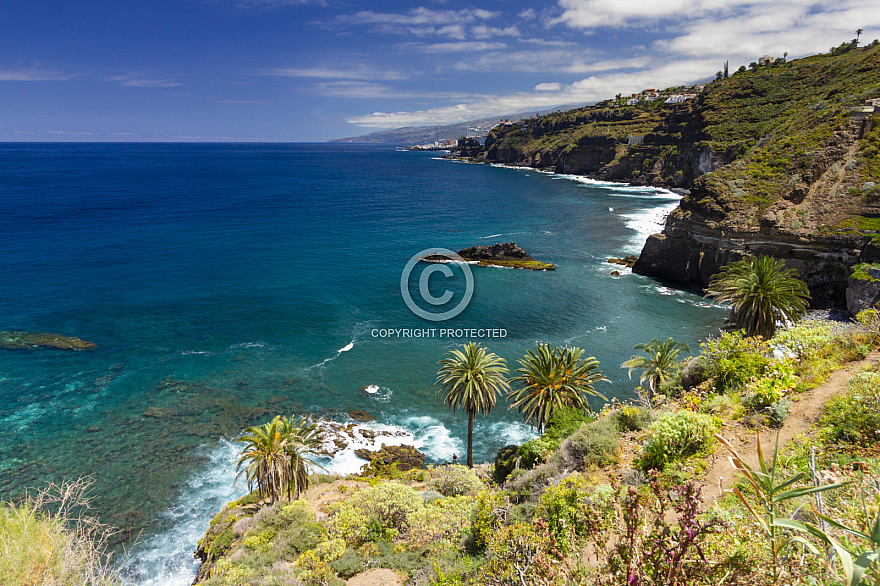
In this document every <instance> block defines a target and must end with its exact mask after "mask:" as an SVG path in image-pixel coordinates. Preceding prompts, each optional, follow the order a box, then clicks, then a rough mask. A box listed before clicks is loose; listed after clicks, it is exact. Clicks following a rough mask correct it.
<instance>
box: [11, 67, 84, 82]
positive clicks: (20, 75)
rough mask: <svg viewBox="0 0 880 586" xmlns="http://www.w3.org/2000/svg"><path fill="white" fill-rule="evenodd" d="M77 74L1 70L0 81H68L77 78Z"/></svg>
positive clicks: (32, 70)
mask: <svg viewBox="0 0 880 586" xmlns="http://www.w3.org/2000/svg"><path fill="white" fill-rule="evenodd" d="M76 76H77V74H75V73H63V72H61V71H50V70H46V69H40V68H38V67H31V68H30V69H18V70H8V69H7V70H0V81H67V80H69V79H73V78H74V77H76Z"/></svg>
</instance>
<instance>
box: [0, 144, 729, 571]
mask: <svg viewBox="0 0 880 586" xmlns="http://www.w3.org/2000/svg"><path fill="white" fill-rule="evenodd" d="M677 200H678V196H676V195H675V194H672V193H669V192H666V191H662V190H657V189H651V188H642V187H631V186H626V185H622V184H607V183H598V182H595V181H590V180H587V179H584V178H580V177H574V176H560V175H553V174H547V173H539V172H536V171H534V170H528V169H509V168H499V167H493V166H489V165H475V164H464V163H457V162H452V161H449V160H442V159H441V158H440V157H438V155H437V154H436V153H430V152H408V151H399V150H397V149H395V148H394V147H393V146H387V145H335V144H333V145H331V144H283V145H280V144H271V145H257V144H247V145H226V144H223V145H210V144H0V235H2V236H0V242H2V244H3V249H2V254H0V330H21V331H29V332H53V333H59V334H65V335H71V336H78V337H80V338H83V339H85V340H88V341H92V342H95V343H96V344H98V346H99V347H98V349H97V350H92V351H84V352H65V351H60V350H49V349H43V350H28V351H25V350H0V499H7V498H13V497H16V496H20V495H21V494H22V492H23V491H24V489H25V488H27V487H41V486H45V485H46V484H47V483H49V482H60V481H62V480H65V479H72V478H76V477H78V476H81V475H90V476H91V477H92V479H93V481H94V484H93V495H94V496H95V500H94V506H95V508H96V511H97V512H98V513H99V514H100V516H101V518H102V519H103V520H104V521H106V522H108V523H110V524H112V525H114V526H116V527H118V528H119V529H120V530H121V534H120V538H123V539H127V540H129V541H128V542H129V543H132V542H133V540H135V539H137V541H138V544H137V545H136V546H135V547H134V549H133V550H132V552H131V557H130V559H129V560H128V562H127V572H128V577H129V580H131V581H132V582H135V583H142V584H150V585H160V584H161V585H168V584H175V585H176V584H181V585H183V584H189V583H190V582H191V580H192V576H193V575H194V573H195V569H196V566H195V565H194V564H193V562H192V552H193V551H194V549H195V547H196V542H197V541H198V539H199V537H200V536H201V535H202V533H203V532H204V530H205V528H206V527H207V523H208V521H209V520H210V518H211V517H212V516H213V515H214V514H215V513H216V512H217V511H218V510H219V509H220V507H221V506H222V505H223V504H224V503H225V502H227V501H228V500H230V499H232V498H234V497H236V496H238V495H240V494H243V493H244V491H245V486H244V485H243V483H239V484H238V485H237V486H233V480H234V478H235V469H234V467H231V466H230V463H231V462H233V461H234V459H235V458H234V456H235V453H236V447H235V445H234V442H231V441H230V440H231V439H232V438H234V437H235V436H236V435H237V433H238V432H239V430H240V429H242V428H243V427H245V426H247V425H251V424H257V423H261V422H264V421H267V420H268V419H270V418H271V417H272V415H274V414H291V413H310V414H313V415H315V416H316V417H327V418H330V419H333V420H336V421H340V422H346V421H348V415H347V412H348V411H349V410H351V409H361V410H363V411H367V412H369V413H371V414H374V415H375V416H377V417H378V418H379V423H378V424H373V425H374V426H375V427H376V428H377V429H386V430H398V431H403V432H406V433H407V436H405V438H403V440H406V441H408V442H410V443H413V444H415V445H416V446H417V447H419V448H420V449H421V450H423V451H425V452H426V453H427V454H428V457H429V459H430V460H432V461H445V460H448V459H450V458H451V457H452V455H453V454H457V455H462V454H463V453H464V449H465V447H464V438H465V436H466V431H467V429H466V427H467V422H466V418H465V417H463V416H462V414H461V413H460V412H459V413H452V412H451V411H449V410H448V409H447V408H446V407H445V405H444V403H443V402H442V401H441V399H440V397H439V396H438V394H437V389H436V387H435V386H434V380H435V377H436V373H437V368H438V366H437V362H438V361H439V360H440V359H442V358H443V354H444V353H445V352H448V351H449V350H451V349H453V348H456V347H458V346H459V345H460V344H462V343H464V342H467V341H468V340H470V339H475V340H476V341H479V342H481V343H483V344H484V345H485V346H487V347H488V348H489V349H490V351H492V352H495V353H497V354H499V355H500V356H502V357H504V358H505V359H507V361H508V364H509V366H511V367H513V368H515V367H516V366H517V365H516V361H517V359H518V358H520V357H522V356H523V354H524V352H525V350H526V349H527V348H530V347H532V346H533V345H534V344H535V343H536V342H537V341H547V342H552V343H553V344H557V345H572V346H579V347H581V348H584V349H585V350H586V353H587V355H594V356H596V357H597V358H598V359H599V361H600V363H601V369H602V370H603V372H604V373H605V375H606V376H607V377H608V378H609V379H611V383H610V384H604V385H601V386H599V387H598V389H597V390H600V391H602V392H603V393H605V394H606V395H607V396H609V397H612V396H614V397H619V398H621V399H624V398H629V397H632V396H633V388H634V387H635V384H636V382H637V381H630V380H629V379H628V377H627V374H626V371H625V370H621V369H620V363H621V362H623V361H624V360H626V359H627V358H629V357H630V356H631V355H632V350H633V346H634V345H635V344H637V343H639V342H646V341H649V340H650V339H651V338H661V339H665V338H666V337H668V336H672V337H674V338H675V339H676V340H678V341H681V342H687V343H688V344H690V345H691V349H692V351H693V352H696V351H697V350H698V343H699V340H700V339H703V338H705V337H706V336H707V335H709V334H713V333H716V332H717V329H718V327H719V326H720V325H721V323H722V321H723V317H724V315H725V312H724V311H723V310H722V309H720V308H718V307H714V306H711V305H710V304H708V303H706V302H705V301H704V300H703V299H701V298H700V297H699V296H697V295H693V294H690V293H686V292H681V291H677V290H672V289H668V288H666V287H664V286H663V285H661V284H659V283H657V282H655V281H652V280H649V279H646V278H643V277H640V276H637V275H632V274H631V273H630V271H629V270H628V269H625V268H621V267H618V266H615V265H611V264H608V263H607V262H606V261H607V259H608V258H609V257H611V256H623V255H625V254H633V253H634V254H638V252H639V251H640V249H641V246H642V244H643V242H644V239H645V237H646V236H647V234H649V233H651V232H653V231H657V230H659V224H658V220H661V219H662V215H663V213H665V212H668V211H669V210H670V209H672V208H673V207H674V206H675V205H676V203H677ZM495 242H516V243H517V244H519V245H520V246H522V247H524V248H525V249H526V250H527V251H528V252H529V253H530V254H532V256H534V257H536V258H538V259H540V260H545V261H548V262H552V263H555V264H556V265H557V267H558V269H557V270H556V271H553V272H534V271H525V270H514V269H500V268H487V267H476V266H472V267H470V269H471V271H472V275H473V297H472V299H471V301H470V303H469V304H468V305H467V307H466V308H465V309H464V310H463V311H462V312H461V313H460V314H459V315H457V316H456V317H454V318H452V319H449V320H446V321H440V322H434V321H427V320H424V319H422V318H420V317H418V316H416V315H414V314H413V312H411V311H410V310H409V308H408V307H407V304H406V303H405V301H404V298H403V295H402V293H401V273H402V271H403V270H404V267H405V266H406V265H407V262H408V261H409V260H410V259H411V258H412V257H413V256H414V255H416V254H417V253H419V252H420V251H423V250H425V249H427V248H432V247H441V248H447V249H451V250H454V251H457V250H459V249H461V248H465V247H469V246H474V245H478V244H492V243H495ZM430 266H433V267H438V266H441V265H427V264H425V263H416V266H415V268H414V270H413V274H412V275H410V277H411V278H410V279H409V280H408V281H407V283H408V290H409V291H411V294H412V296H414V297H415V298H416V301H417V302H418V301H419V299H418V292H419V274H420V271H422V270H424V269H425V268H426V267H430ZM442 266H444V267H448V268H449V269H450V270H451V271H452V272H453V277H452V278H446V277H444V276H443V275H441V274H439V273H437V274H434V275H432V276H431V277H430V278H429V279H428V284H429V289H430V291H431V294H432V295H433V296H435V297H437V296H440V295H441V294H443V293H444V291H445V290H451V291H452V292H453V293H454V298H453V301H452V302H451V303H452V304H453V305H454V304H456V303H457V302H458V301H459V300H460V299H461V295H462V293H463V291H464V287H465V279H464V277H463V273H462V270H463V269H462V267H461V266H460V265H442ZM615 269H617V270H619V271H620V273H621V275H620V276H611V275H610V273H611V271H612V270H615ZM434 270H436V269H434ZM421 306H422V307H424V308H427V309H428V310H431V311H436V309H435V308H433V306H431V305H430V304H427V303H425V302H424V300H422V303H421ZM430 329H434V330H435V333H434V336H433V337H430V336H428V337H420V338H415V337H404V336H405V334H403V333H401V334H399V335H398V334H392V335H390V336H388V335H384V336H383V335H381V334H382V330H430ZM440 329H453V330H455V329H484V330H498V331H502V330H503V332H504V337H497V336H499V335H500V333H499V332H495V334H496V337H489V336H488V335H484V337H482V338H474V337H458V336H456V334H455V332H453V333H452V334H451V335H445V336H443V337H440V333H439V330H440ZM483 333H484V334H487V333H488V332H483ZM385 334H387V332H385ZM594 407H596V408H599V407H601V401H595V402H594ZM530 435H531V431H530V430H529V428H528V427H527V426H525V425H523V424H522V423H520V420H519V417H518V415H517V414H516V413H515V412H509V411H507V410H506V409H505V406H504V404H503V403H499V406H498V408H497V409H496V410H495V411H494V412H493V413H492V414H491V415H490V416H489V417H486V418H478V419H477V420H476V423H475V458H476V459H477V460H478V461H486V460H490V459H491V458H493V457H494V454H495V452H496V451H497V450H498V449H499V448H500V447H502V446H504V445H506V444H508V443H515V442H521V441H523V440H524V439H526V438H528V437H529V436H530ZM403 440H401V441H403ZM359 465H360V463H359V462H358V461H357V460H356V458H355V457H354V456H353V455H352V454H351V453H349V452H346V453H344V454H341V455H340V456H339V457H338V458H337V460H336V461H333V462H328V467H329V468H330V469H331V470H335V471H338V472H345V471H354V470H356V469H357V468H358V467H359Z"/></svg>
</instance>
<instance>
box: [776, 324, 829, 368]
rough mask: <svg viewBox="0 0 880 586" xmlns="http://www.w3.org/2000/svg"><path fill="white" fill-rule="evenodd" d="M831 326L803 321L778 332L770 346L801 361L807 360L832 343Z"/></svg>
mask: <svg viewBox="0 0 880 586" xmlns="http://www.w3.org/2000/svg"><path fill="white" fill-rule="evenodd" d="M832 338H833V336H832V333H831V324H829V323H827V322H822V321H816V320H809V321H806V320H805V321H801V322H799V323H797V324H795V325H792V326H789V327H787V328H785V329H783V330H779V331H777V332H776V335H774V336H773V339H771V340H770V345H771V346H773V348H775V349H777V350H780V351H782V352H783V353H785V354H787V355H789V356H793V357H795V358H797V359H799V360H803V359H806V358H808V357H810V356H812V355H814V354H815V353H817V352H818V351H820V350H822V349H823V348H825V347H826V346H828V345H829V344H830V343H831V340H832Z"/></svg>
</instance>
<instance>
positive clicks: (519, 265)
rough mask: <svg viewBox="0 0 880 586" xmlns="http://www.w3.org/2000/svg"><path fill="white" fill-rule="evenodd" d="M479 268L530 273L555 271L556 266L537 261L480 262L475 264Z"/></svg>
mask: <svg viewBox="0 0 880 586" xmlns="http://www.w3.org/2000/svg"><path fill="white" fill-rule="evenodd" d="M477 265H478V266H481V267H511V268H514V269H529V270H531V271H555V270H556V265H555V264H553V263H549V262H541V261H539V260H481V261H480V262H478V263H477Z"/></svg>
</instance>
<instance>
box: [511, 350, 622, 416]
mask: <svg viewBox="0 0 880 586" xmlns="http://www.w3.org/2000/svg"><path fill="white" fill-rule="evenodd" d="M583 355H584V351H583V350H581V349H580V348H553V347H552V346H551V345H550V344H546V343H540V342H539V343H538V344H537V345H536V346H535V348H534V349H529V350H526V355H525V357H524V358H522V359H520V361H519V364H520V366H521V367H522V368H518V369H517V370H516V371H517V372H518V373H519V376H516V377H514V378H512V379H510V382H512V383H513V382H516V383H519V384H520V385H521V388H519V389H514V390H511V391H510V392H508V393H507V395H506V398H507V399H509V400H511V401H512V402H511V404H510V407H508V408H509V409H517V410H518V411H519V412H520V413H522V416H523V421H524V422H526V423H528V424H529V425H531V426H533V427H536V428H537V429H538V431H539V432H540V431H543V430H544V426H545V424H546V423H547V419H548V418H549V417H550V413H552V412H553V410H555V409H558V408H560V407H574V408H577V409H583V410H585V411H590V405H589V403H588V402H587V396H590V395H592V396H595V397H601V398H602V399H605V396H604V395H602V394H601V393H599V392H598V391H596V389H595V388H593V385H594V384H595V383H597V382H600V381H604V382H609V381H608V379H606V378H604V377H603V376H602V372H601V371H600V370H598V366H599V361H598V360H596V359H595V358H593V357H592V356H590V357H588V358H584V357H583Z"/></svg>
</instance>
